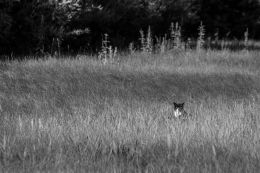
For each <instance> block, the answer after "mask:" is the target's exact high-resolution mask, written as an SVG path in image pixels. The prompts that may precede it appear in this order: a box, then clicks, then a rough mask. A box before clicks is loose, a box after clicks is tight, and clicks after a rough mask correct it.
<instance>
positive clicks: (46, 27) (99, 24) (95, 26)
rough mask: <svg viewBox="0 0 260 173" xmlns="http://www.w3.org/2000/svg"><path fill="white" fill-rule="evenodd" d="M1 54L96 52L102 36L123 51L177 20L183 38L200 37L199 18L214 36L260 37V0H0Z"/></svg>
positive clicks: (159, 34)
mask: <svg viewBox="0 0 260 173" xmlns="http://www.w3.org/2000/svg"><path fill="white" fill-rule="evenodd" d="M0 5H1V7H0V29H1V30H0V45H1V50H0V54H10V53H11V52H14V53H18V54H21V53H23V54H28V53H35V52H36V53H41V54H42V53H46V52H48V53H54V52H56V51H63V52H66V51H67V52H70V53H72V52H73V51H74V52H79V51H85V50H86V51H91V52H97V51H98V50H99V48H100V47H101V46H102V45H101V39H102V35H103V34H104V33H107V34H109V36H110V40H111V45H112V46H117V47H118V48H119V49H124V48H127V47H128V45H129V43H131V42H133V43H135V44H136V43H139V41H138V39H139V31H140V30H147V28H148V26H150V29H151V32H152V33H153V35H154V37H155V36H156V37H158V38H162V37H164V36H165V34H166V33H167V34H169V32H170V31H169V26H170V25H171V23H177V22H178V23H179V26H180V27H181V33H182V39H184V40H186V39H188V38H190V37H191V38H196V37H197V28H198V26H199V24H200V21H202V22H203V24H204V25H205V27H206V28H207V35H206V36H205V37H210V36H213V35H216V33H217V34H218V37H219V38H220V39H222V38H224V37H228V38H237V39H243V37H244V36H243V34H244V31H245V30H246V28H248V33H249V37H250V38H260V32H259V30H258V28H259V27H260V24H259V20H260V19H259V16H260V7H259V2H258V0H238V1H237V0H228V1H226V0H221V1H217V0H189V1H188V0H174V1H172V0H160V1H156V0H123V1H122V0H116V1H115V0H97V1H91V0H63V1H57V0H42V1H39V0H32V1H26V0H16V1H1V2H0Z"/></svg>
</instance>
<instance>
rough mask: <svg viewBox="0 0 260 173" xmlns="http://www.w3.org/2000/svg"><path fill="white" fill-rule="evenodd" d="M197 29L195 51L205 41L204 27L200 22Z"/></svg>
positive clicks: (200, 47)
mask: <svg viewBox="0 0 260 173" xmlns="http://www.w3.org/2000/svg"><path fill="white" fill-rule="evenodd" d="M198 30H199V37H198V39H197V51H198V52H200V51H201V49H202V48H203V46H204V43H205V28H204V25H203V23H202V22H201V23H200V26H199V28H198Z"/></svg>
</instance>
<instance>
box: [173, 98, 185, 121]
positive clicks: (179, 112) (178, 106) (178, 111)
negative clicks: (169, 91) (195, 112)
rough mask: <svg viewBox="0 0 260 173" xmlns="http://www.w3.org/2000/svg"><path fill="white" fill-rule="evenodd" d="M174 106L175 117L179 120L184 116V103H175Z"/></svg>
mask: <svg viewBox="0 0 260 173" xmlns="http://www.w3.org/2000/svg"><path fill="white" fill-rule="evenodd" d="M173 105H174V116H175V117H176V118H177V117H179V116H181V115H182V114H183V111H184V103H175V102H173Z"/></svg>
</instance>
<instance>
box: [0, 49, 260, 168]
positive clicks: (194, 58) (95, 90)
mask: <svg viewBox="0 0 260 173" xmlns="http://www.w3.org/2000/svg"><path fill="white" fill-rule="evenodd" d="M259 57H260V53H259V51H249V52H247V51H237V52H230V51H226V50H223V51H201V52H199V53H197V52H195V51H185V52H182V51H172V52H167V53H165V54H163V55H149V56H148V55H144V54H139V53H135V54H132V55H125V56H119V57H117V59H116V60H109V61H108V62H107V64H105V65H104V64H102V62H101V61H100V60H96V59H94V58H93V57H85V56H79V57H78V58H76V59H70V58H69V57H67V58H65V59H54V58H50V59H45V60H24V61H22V62H18V61H10V62H5V63H1V64H0V70H1V71H0V113H1V116H0V119H1V120H0V170H1V172H4V171H5V172H36V171H43V172H44V171H46V172H47V171H49V172H86V171H88V172H198V173H200V172H235V173H238V172H259V170H260V163H259V162H260V117H259V116H260V115H259V112H260V108H259V93H260V77H259V76H260V70H259V69H260V68H259V67H260V59H259ZM173 101H176V102H186V105H185V108H186V111H187V112H189V113H191V114H193V119H191V120H189V121H185V122H180V121H178V120H175V119H169V118H168V117H170V116H171V115H172V109H173V108H172V102H173Z"/></svg>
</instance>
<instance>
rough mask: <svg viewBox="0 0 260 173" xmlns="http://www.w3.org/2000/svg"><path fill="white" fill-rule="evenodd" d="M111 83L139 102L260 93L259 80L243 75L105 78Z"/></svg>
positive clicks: (235, 97)
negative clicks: (142, 100)
mask: <svg viewBox="0 0 260 173" xmlns="http://www.w3.org/2000/svg"><path fill="white" fill-rule="evenodd" d="M104 78H106V79H108V78H110V80H111V81H114V82H115V81H118V82H119V83H117V84H116V85H119V86H120V85H121V86H122V85H123V87H121V89H119V90H117V91H121V92H122V93H123V91H122V90H125V91H128V93H129V90H130V93H132V94H133V95H134V97H136V98H139V99H152V100H153V99H156V100H162V101H163V100H165V99H176V98H186V97H192V98H194V99H201V98H208V97H219V96H222V97H224V98H229V99H242V98H247V97H250V96H252V95H254V94H256V93H259V92H260V85H259V81H257V79H254V78H253V77H250V76H245V75H241V74H223V75H222V74H208V75H206V74H203V75H200V74H188V75H187V74H185V75H183V74H164V73H157V74H153V75H147V74H139V75H138V76H135V75H126V76H120V74H118V75H115V74H113V75H110V76H104ZM110 84H111V85H114V86H111V88H112V89H111V91H108V92H106V93H110V94H111V93H113V92H115V91H114V90H113V88H117V86H116V85H115V83H114V84H113V82H111V83H110Z"/></svg>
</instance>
